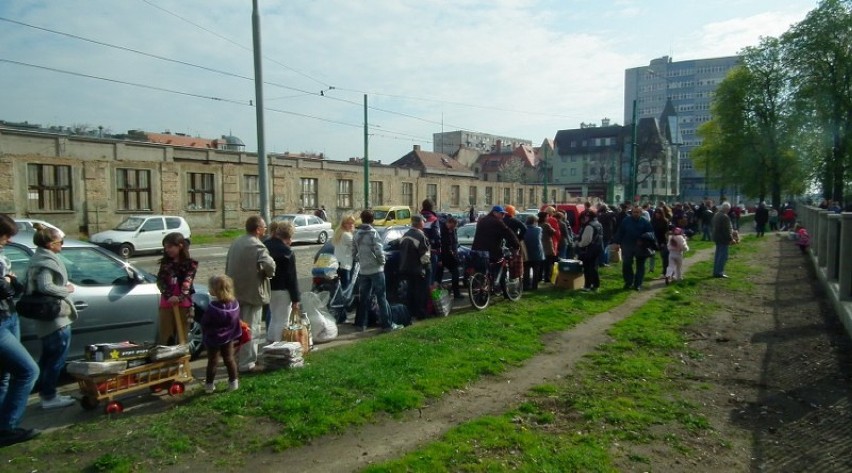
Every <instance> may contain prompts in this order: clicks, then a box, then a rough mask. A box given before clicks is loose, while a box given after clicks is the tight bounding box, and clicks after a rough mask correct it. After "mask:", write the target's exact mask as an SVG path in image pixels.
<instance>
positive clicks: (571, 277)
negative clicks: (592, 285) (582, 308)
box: [556, 271, 586, 290]
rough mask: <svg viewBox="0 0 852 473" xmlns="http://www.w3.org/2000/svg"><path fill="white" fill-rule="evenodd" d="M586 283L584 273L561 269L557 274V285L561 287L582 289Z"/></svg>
mask: <svg viewBox="0 0 852 473" xmlns="http://www.w3.org/2000/svg"><path fill="white" fill-rule="evenodd" d="M585 284H586V278H585V277H584V276H583V273H570V272H567V271H560V272H559V275H558V276H556V287H558V288H560V289H570V290H577V289H582V288H583V286H584V285H585Z"/></svg>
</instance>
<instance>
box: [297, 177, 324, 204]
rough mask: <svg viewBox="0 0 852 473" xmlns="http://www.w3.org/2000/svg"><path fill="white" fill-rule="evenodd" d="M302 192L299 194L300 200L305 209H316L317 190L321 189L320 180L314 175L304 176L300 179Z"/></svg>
mask: <svg viewBox="0 0 852 473" xmlns="http://www.w3.org/2000/svg"><path fill="white" fill-rule="evenodd" d="M300 182H301V192H300V194H299V202H301V205H302V208H303V209H315V208H318V207H319V206H318V205H317V191H318V189H319V180H318V179H316V178H313V177H303V178H301V179H300Z"/></svg>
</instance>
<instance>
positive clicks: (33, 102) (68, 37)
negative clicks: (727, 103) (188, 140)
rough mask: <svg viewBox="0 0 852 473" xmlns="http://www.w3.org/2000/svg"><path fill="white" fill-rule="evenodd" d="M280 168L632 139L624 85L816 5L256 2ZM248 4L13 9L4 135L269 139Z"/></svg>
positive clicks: (139, 0)
mask: <svg viewBox="0 0 852 473" xmlns="http://www.w3.org/2000/svg"><path fill="white" fill-rule="evenodd" d="M257 3H258V4H259V18H260V32H261V33H260V35H261V43H262V46H261V50H262V56H263V60H262V75H263V82H264V86H263V97H264V102H265V106H264V113H263V117H264V118H263V121H264V127H263V128H264V130H265V140H264V141H265V147H266V151H267V152H274V153H283V152H290V153H323V154H324V156H325V157H326V158H327V159H335V160H346V159H348V158H350V157H363V156H364V151H365V146H364V121H365V119H364V116H365V112H364V96H365V94H366V96H367V104H368V108H367V120H366V121H367V123H368V124H369V128H368V130H369V131H368V140H367V142H368V145H367V151H368V155H369V158H370V159H371V160H375V161H380V162H383V163H386V164H387V163H390V162H393V161H395V160H396V159H398V158H400V157H401V156H403V155H405V154H406V153H408V152H409V151H411V149H412V147H413V146H414V145H419V146H421V148H422V149H424V150H432V149H433V148H432V134H433V133H438V132H441V131H454V130H468V131H476V132H482V133H490V134H494V135H501V136H509V137H513V138H520V139H526V140H530V141H532V143H533V144H535V145H539V144H540V143H541V142H542V141H543V140H544V139H545V138H548V137H550V138H552V137H554V136H555V135H556V132H557V131H558V130H562V129H573V128H579V126H580V123H581V122H586V123H589V122H594V123H600V121H601V119H603V118H610V119H611V120H612V121H613V123H620V122H621V117H623V116H624V113H623V110H622V108H623V103H624V71H625V69H629V68H633V67H640V66H644V65H647V64H648V63H649V62H650V61H651V60H652V59H654V58H658V57H662V56H670V57H671V58H672V59H673V60H674V61H683V60H689V59H703V58H712V57H721V56H732V55H735V54H737V53H738V52H739V51H740V50H742V48H744V47H747V46H756V45H758V44H759V41H760V38H761V37H765V36H779V35H780V34H782V33H783V32H785V31H786V30H787V29H789V27H790V26H791V25H792V24H794V23H797V22H799V21H801V20H803V19H804V17H805V15H806V14H807V12H808V11H810V10H812V9H814V8H816V6H817V1H816V0H810V1H805V0H787V1H784V0H746V1H743V0H701V1H698V0H680V1H669V0H598V1H591V0H585V1H581V0H453V1H450V0H447V1H443V0H363V1H351V0H274V1H273V0H257ZM253 61H254V59H253V53H252V2H250V1H248V0H242V1H236V0H3V1H2V2H0V120H6V121H13V122H23V121H27V122H30V123H38V124H41V125H42V126H51V125H53V126H60V125H62V126H72V125H84V126H90V127H93V128H97V127H98V126H102V127H104V130H105V132H111V133H126V132H127V130H131V129H135V130H145V131H150V132H163V131H166V130H168V131H170V132H172V133H185V134H188V135H192V136H201V137H204V138H218V137H220V136H222V135H228V134H231V135H234V136H237V137H239V138H240V139H242V140H243V142H245V144H246V149H247V150H248V151H251V152H254V151H256V150H257V143H258V138H257V137H258V134H257V129H258V126H257V119H256V109H255V107H254V104H256V103H257V100H256V95H255V86H254V75H255V74H254V65H253V64H254V62H253Z"/></svg>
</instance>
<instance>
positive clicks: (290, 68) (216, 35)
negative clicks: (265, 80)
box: [142, 0, 331, 87]
mask: <svg viewBox="0 0 852 473" xmlns="http://www.w3.org/2000/svg"><path fill="white" fill-rule="evenodd" d="M142 1H143V2H145V3H147V4H148V5H150V6H152V7H154V8H156V9H158V10H161V11H163V12H165V13H168V14H169V15H171V16H173V17H175V18H178V19H180V20H182V21H185V22H187V23H189V24H190V25H192V26H194V27H196V28H198V29H200V30H203V31H206V32H208V33H210V34H212V35H213V36H215V37H217V38H219V39H222V40H224V41H227V42H229V43H231V44H233V45H234V46H237V47H238V48H241V49H244V50H246V51H253V49H252V48H249V47H248V46H243V45H242V44H240V43H237V42H236V41H233V40H231V39H230V38H227V37H225V36H223V35H221V34H219V33H217V32H215V31H212V30H210V29H207V28H205V27H203V26H201V25H199V24H197V23H194V22H192V21H190V20H188V19H186V18H184V17H182V16H180V15H178V14H177V13H173V12H171V11H169V10H167V9H165V8H163V7H161V6H159V5H156V4H154V3H151V2H149V1H148V0H142ZM263 58H264V59H266V60H267V61H270V62H274V63H275V64H278V65H279V66H281V67H283V68H285V69H287V70H288V71H292V72H295V73H296V74H299V75H300V76H302V77H304V78H306V79H310V80H312V81H314V82H316V83H318V84H321V85H324V86H326V87H331V85H330V84H327V83H326V82H324V81H321V80H319V79H317V78H316V77H313V76H311V75H308V74H307V73H304V72H302V71H300V70H298V69H295V68H293V67H291V66H288V65H287V64H284V63H283V62H278V61H276V60H275V59H273V58H271V57H268V56H263Z"/></svg>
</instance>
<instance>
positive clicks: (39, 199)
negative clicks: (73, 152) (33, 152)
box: [27, 164, 72, 211]
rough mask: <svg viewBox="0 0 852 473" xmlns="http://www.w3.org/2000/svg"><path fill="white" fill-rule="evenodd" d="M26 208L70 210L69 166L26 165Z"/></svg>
mask: <svg viewBox="0 0 852 473" xmlns="http://www.w3.org/2000/svg"><path fill="white" fill-rule="evenodd" d="M27 204H28V207H29V208H28V210H47V211H51V210H72V207H71V166H55V165H52V164H28V165H27Z"/></svg>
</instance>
